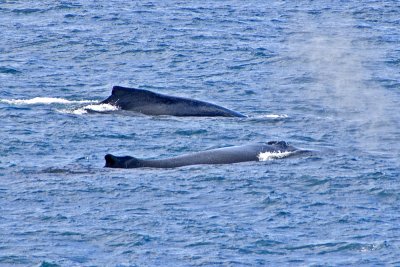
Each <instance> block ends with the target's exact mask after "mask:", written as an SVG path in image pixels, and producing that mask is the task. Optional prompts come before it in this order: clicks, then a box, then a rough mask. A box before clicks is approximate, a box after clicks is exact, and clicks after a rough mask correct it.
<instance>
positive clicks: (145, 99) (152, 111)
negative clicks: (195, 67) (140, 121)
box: [101, 86, 245, 117]
mask: <svg viewBox="0 0 400 267" xmlns="http://www.w3.org/2000/svg"><path fill="white" fill-rule="evenodd" d="M101 103H102V104H112V105H115V106H118V107H119V108H120V109H122V110H130V111H134V112H140V113H143V114H146V115H172V116H210V117H213V116H223V117H245V116H244V115H243V114H240V113H238V112H235V111H232V110H229V109H227V108H224V107H221V106H218V105H215V104H211V103H207V102H204V101H199V100H194V99H189V98H184V97H176V96H168V95H163V94H159V93H155V92H152V91H148V90H143V89H136V88H127V87H121V86H114V87H113V89H112V94H111V96H110V97H108V98H107V99H106V100H104V101H102V102H101Z"/></svg>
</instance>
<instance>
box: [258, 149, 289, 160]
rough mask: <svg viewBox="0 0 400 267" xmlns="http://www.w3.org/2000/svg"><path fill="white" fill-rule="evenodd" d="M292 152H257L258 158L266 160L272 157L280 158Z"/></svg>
mask: <svg viewBox="0 0 400 267" xmlns="http://www.w3.org/2000/svg"><path fill="white" fill-rule="evenodd" d="M292 153H293V152H291V151H274V152H268V151H267V152H261V153H260V154H258V160H259V161H268V160H273V159H281V158H285V157H288V156H290V155H291V154H292Z"/></svg>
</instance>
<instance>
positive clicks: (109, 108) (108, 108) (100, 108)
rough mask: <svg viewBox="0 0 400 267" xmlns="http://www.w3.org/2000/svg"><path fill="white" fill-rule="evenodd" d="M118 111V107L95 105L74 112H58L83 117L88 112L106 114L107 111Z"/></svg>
mask: <svg viewBox="0 0 400 267" xmlns="http://www.w3.org/2000/svg"><path fill="white" fill-rule="evenodd" d="M115 110H118V107H116V106H113V105H110V104H97V105H87V106H84V107H81V108H78V109H74V110H59V111H60V112H62V113H70V114H75V115H83V114H86V113H88V112H89V111H95V112H107V111H115Z"/></svg>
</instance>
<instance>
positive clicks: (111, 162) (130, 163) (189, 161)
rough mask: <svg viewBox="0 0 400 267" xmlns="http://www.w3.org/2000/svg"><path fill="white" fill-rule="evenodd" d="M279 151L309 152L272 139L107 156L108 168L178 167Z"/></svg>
mask: <svg viewBox="0 0 400 267" xmlns="http://www.w3.org/2000/svg"><path fill="white" fill-rule="evenodd" d="M267 152H270V153H278V155H281V157H287V156H294V155H299V154H302V153H303V152H308V151H307V150H300V149H298V148H295V147H293V146H291V145H289V144H288V143H286V142H284V141H270V142H268V143H266V144H253V145H243V146H232V147H224V148H218V149H211V150H205V151H201V152H196V153H192V154H186V155H182V156H177V157H172V158H166V159H155V160H145V159H138V158H134V157H130V156H124V157H117V156H113V155H111V154H107V155H106V156H105V160H106V165H105V167H108V168H142V167H150V168H176V167H181V166H187V165H198V164H229V163H238V162H246V161H260V160H262V155H263V153H267Z"/></svg>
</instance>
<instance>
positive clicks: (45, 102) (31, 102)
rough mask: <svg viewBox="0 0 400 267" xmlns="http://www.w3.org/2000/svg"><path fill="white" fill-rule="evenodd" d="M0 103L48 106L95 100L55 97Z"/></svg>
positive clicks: (8, 100) (84, 102)
mask: <svg viewBox="0 0 400 267" xmlns="http://www.w3.org/2000/svg"><path fill="white" fill-rule="evenodd" d="M0 102H2V103H6V104H10V105H39V104H42V105H49V104H86V103H95V102H97V101H95V100H67V99H63V98H55V97H35V98H32V99H0Z"/></svg>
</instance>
